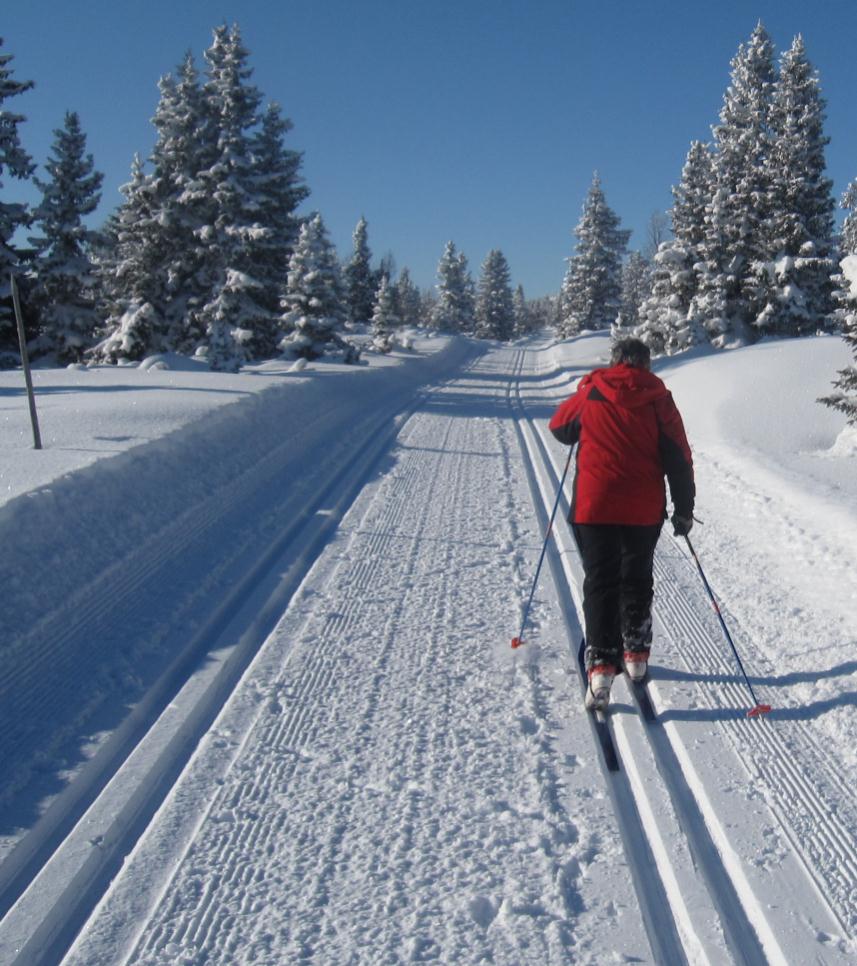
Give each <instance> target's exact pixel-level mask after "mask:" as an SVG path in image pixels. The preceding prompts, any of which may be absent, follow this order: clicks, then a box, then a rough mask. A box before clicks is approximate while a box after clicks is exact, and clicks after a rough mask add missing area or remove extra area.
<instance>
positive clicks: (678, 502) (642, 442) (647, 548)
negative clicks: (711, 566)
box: [550, 339, 696, 711]
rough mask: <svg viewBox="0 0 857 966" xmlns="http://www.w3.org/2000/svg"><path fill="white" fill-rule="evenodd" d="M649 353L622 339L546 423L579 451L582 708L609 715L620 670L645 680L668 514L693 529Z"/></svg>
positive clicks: (689, 484) (684, 463)
mask: <svg viewBox="0 0 857 966" xmlns="http://www.w3.org/2000/svg"><path fill="white" fill-rule="evenodd" d="M650 364H651V357H650V354H649V349H648V346H646V345H645V343H643V342H641V341H640V340H639V339H622V340H621V341H619V342H617V343H616V344H615V345H614V347H613V351H612V355H611V359H610V366H609V368H606V369H596V370H594V371H593V372H590V373H589V375H587V376H584V377H583V379H582V380H581V382H580V384H579V386H578V387H577V391H576V392H575V393H574V395H572V396H570V397H569V398H568V399H566V401H565V402H564V403H562V404H561V405H560V406H559V408H558V409H557V410H556V412H555V413H554V415H553V418H552V419H551V421H550V429H551V432H552V433H553V434H554V436H555V437H556V438H557V439H558V440H559V441H560V442H561V443H566V444H568V445H569V446H574V445H575V444H577V458H576V468H575V479H574V490H573V498H572V503H571V513H570V514H569V522H570V523H571V525H572V531H573V533H574V539H575V541H576V543H577V547H578V549H579V551H580V557H581V560H582V561H583V570H584V575H585V576H584V581H583V616H584V620H585V623H586V668H587V679H588V685H587V689H586V699H585V703H586V707H587V709H589V710H590V711H594V710H601V711H603V710H605V709H606V707H607V705H608V704H609V701H610V687H611V685H612V683H613V678H614V677H615V675H616V674H617V673H618V672H619V669H620V667H621V666H622V664H623V663H624V667H625V671H626V673H627V674H628V677H629V678H630V679H631V680H632V681H642V680H643V679H644V678H645V676H646V672H647V669H648V660H649V653H650V649H651V642H652V617H651V607H652V596H653V587H654V581H653V578H652V567H653V565H654V555H655V545H656V544H657V542H658V537H659V536H660V532H661V527H662V526H663V522H664V519H665V518H666V516H667V513H666V491H665V488H664V474H666V477H667V479H668V480H669V486H670V496H671V497H672V502H673V509H674V512H673V515H672V524H673V529H674V532H675V533H676V535H678V536H684V535H685V534H687V533H689V532H690V529H691V527H692V526H693V505H694V499H695V496H696V488H695V484H694V479H693V460H692V457H691V453H690V447H689V446H688V443H687V438H686V436H685V432H684V426H683V424H682V420H681V416H680V415H679V411H678V409H677V408H676V405H675V403H674V402H673V398H672V396H671V395H670V393H669V391H668V390H667V388H666V386H665V385H664V384H663V382H662V381H661V380H660V379H659V378H658V377H657V376H655V375H654V374H653V373H652V372H650V371H649V368H650Z"/></svg>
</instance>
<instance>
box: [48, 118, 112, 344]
mask: <svg viewBox="0 0 857 966" xmlns="http://www.w3.org/2000/svg"><path fill="white" fill-rule="evenodd" d="M54 135H55V138H56V140H55V141H54V144H53V148H52V156H51V157H50V159H49V160H48V162H47V164H46V165H45V168H46V169H47V172H48V174H49V175H50V178H49V180H46V181H41V180H39V179H38V178H34V179H33V180H34V182H35V184H36V186H37V187H38V188H39V190H40V191H41V192H42V200H41V203H40V204H39V206H38V207H37V208H36V209H35V211H34V212H33V221H34V222H35V224H36V226H37V228H38V229H39V230H40V234H39V235H38V236H36V237H34V238H31V239H30V243H31V244H32V245H33V248H34V250H35V253H36V257H35V261H34V262H33V264H32V265H31V268H30V274H31V278H32V280H33V283H34V284H33V285H32V286H31V292H32V298H33V301H34V308H35V309H36V311H37V313H38V317H39V326H40V332H39V343H40V345H39V349H40V351H42V352H55V353H56V356H57V359H58V360H59V361H60V362H64V363H67V362H79V361H80V359H81V358H82V356H83V353H84V350H85V349H87V348H88V347H89V346H90V345H91V343H92V339H93V336H94V333H95V329H96V317H95V292H94V278H93V266H92V262H91V260H90V257H89V250H90V247H91V245H92V242H93V240H94V238H95V232H93V231H91V230H89V229H88V228H86V226H85V225H84V224H83V219H84V218H85V217H86V215H89V214H92V212H93V211H95V209H96V208H97V207H98V202H99V201H100V199H101V190H100V189H101V182H102V181H103V178H104V176H103V175H102V174H100V173H99V172H98V171H96V170H95V163H94V161H93V159H92V155H91V154H86V153H85V151H86V135H85V134H84V133H83V131H82V130H81V127H80V118H79V117H78V115H77V114H76V113H74V112H69V113H66V116H65V123H64V126H63V127H62V128H60V129H58V130H56V131H54Z"/></svg>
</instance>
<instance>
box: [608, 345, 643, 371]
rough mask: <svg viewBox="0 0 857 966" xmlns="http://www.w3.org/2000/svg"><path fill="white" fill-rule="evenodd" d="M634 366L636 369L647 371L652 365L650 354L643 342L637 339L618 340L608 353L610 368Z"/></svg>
mask: <svg viewBox="0 0 857 966" xmlns="http://www.w3.org/2000/svg"><path fill="white" fill-rule="evenodd" d="M622 364H624V365H626V366H636V367H637V368H638V369H648V368H650V366H651V364H652V354H651V352H649V347H648V346H647V345H646V343H645V342H641V341H640V340H639V339H620V340H619V341H618V342H616V343H614V345H613V351H612V352H611V353H610V365H611V366H619V365H622Z"/></svg>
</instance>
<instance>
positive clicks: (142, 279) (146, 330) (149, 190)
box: [92, 156, 166, 363]
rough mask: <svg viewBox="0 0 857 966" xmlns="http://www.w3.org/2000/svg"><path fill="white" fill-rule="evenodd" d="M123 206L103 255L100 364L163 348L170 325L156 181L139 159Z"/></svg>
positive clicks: (100, 266)
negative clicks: (165, 309)
mask: <svg viewBox="0 0 857 966" xmlns="http://www.w3.org/2000/svg"><path fill="white" fill-rule="evenodd" d="M120 191H121V192H122V194H123V195H125V202H124V204H122V205H121V206H120V207H119V209H118V211H117V212H116V214H115V217H114V218H113V219H112V220H111V222H110V224H109V226H108V232H107V234H108V236H109V237H110V238H111V244H110V246H109V248H106V249H105V250H102V251H101V252H99V254H98V260H97V263H96V268H97V274H98V277H99V279H100V282H101V300H102V315H103V317H104V318H105V319H106V322H105V325H104V338H103V339H102V340H101V342H99V343H98V345H96V346H95V347H94V349H93V350H92V355H93V358H94V359H96V360H97V361H100V362H108V363H117V362H123V361H133V360H139V359H142V358H143V357H144V356H146V355H147V354H149V353H151V352H153V351H155V352H158V351H160V350H161V349H162V348H163V345H164V338H165V335H166V324H165V321H164V315H163V305H164V302H165V295H164V287H163V280H162V278H161V276H160V274H159V268H160V265H161V261H160V252H159V250H158V248H157V246H154V245H152V244H151V240H152V238H154V237H159V236H158V234H157V230H156V225H157V223H158V210H159V209H158V206H157V205H156V204H154V202H153V186H152V181H151V179H150V178H149V177H147V175H146V174H145V173H144V171H143V162H142V159H141V158H140V157H139V156H136V157H135V158H134V162H133V164H132V166H131V180H130V181H129V182H128V183H127V184H125V185H122V187H121V188H120Z"/></svg>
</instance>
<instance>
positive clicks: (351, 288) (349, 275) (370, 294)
mask: <svg viewBox="0 0 857 966" xmlns="http://www.w3.org/2000/svg"><path fill="white" fill-rule="evenodd" d="M351 237H352V241H353V243H354V249H353V251H352V253H351V258H349V259H348V261H347V263H346V265H345V270H344V276H345V289H346V298H347V300H348V320H349V321H350V322H351V323H352V324H359V323H361V322H368V321H369V320H370V319H371V318H372V312H373V310H374V307H375V292H376V288H377V282H376V279H375V276H374V274H373V272H372V265H371V262H372V252H371V250H370V248H369V225H368V223H367V221H366V219H365V218H363V217H362V216H361V218H360V221H358V222H357V225H356V226H355V228H354V234H353V235H352V236H351Z"/></svg>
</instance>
